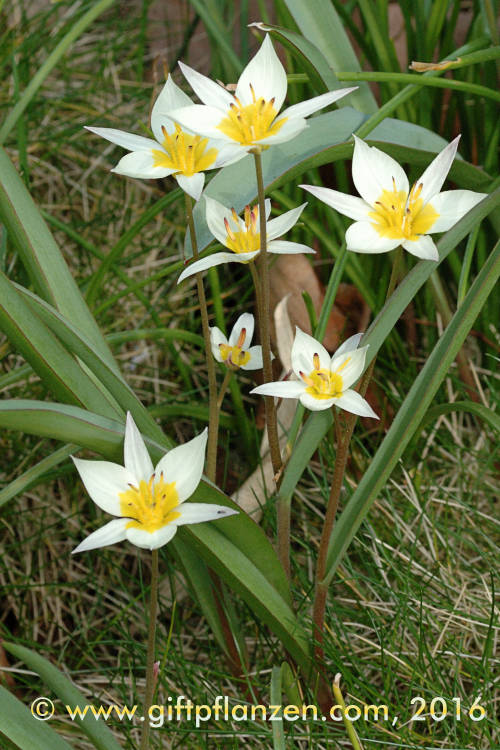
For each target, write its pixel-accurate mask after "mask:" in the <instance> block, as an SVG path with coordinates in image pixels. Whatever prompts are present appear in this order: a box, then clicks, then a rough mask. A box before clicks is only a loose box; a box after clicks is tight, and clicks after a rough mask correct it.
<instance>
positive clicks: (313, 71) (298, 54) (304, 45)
mask: <svg viewBox="0 0 500 750" xmlns="http://www.w3.org/2000/svg"><path fill="white" fill-rule="evenodd" d="M253 26H257V28H259V29H260V30H261V31H268V32H269V33H270V34H271V36H272V37H273V39H277V40H278V41H279V42H281V44H282V45H283V46H284V47H286V49H288V50H289V51H290V52H291V53H292V55H293V56H294V57H295V58H297V59H298V61H299V65H300V67H301V68H303V69H304V71H305V72H306V73H307V75H308V78H309V81H310V82H311V84H312V85H313V86H314V88H315V89H316V91H317V92H318V94H323V93H324V92H325V91H334V90H335V89H340V88H343V86H342V84H341V83H339V81H338V79H337V76H336V75H335V72H334V71H333V69H332V68H331V66H330V64H329V63H328V60H327V59H326V57H325V56H324V55H323V53H322V52H320V51H319V49H318V48H317V47H316V46H315V45H314V44H313V43H312V42H311V41H309V39H306V37H305V36H301V35H300V34H297V32H295V31H289V30H288V29H284V28H282V27H281V26H274V25H273V24H266V23H254V24H253ZM337 106H338V107H342V106H343V99H340V100H339V101H338V102H337Z"/></svg>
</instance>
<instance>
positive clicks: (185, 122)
mask: <svg viewBox="0 0 500 750" xmlns="http://www.w3.org/2000/svg"><path fill="white" fill-rule="evenodd" d="M171 117H172V119H173V120H175V122H178V123H179V125H182V127H183V128H186V129H187V130H191V131H192V132H193V133H199V134H200V135H205V136H206V137H207V138H214V139H215V140H220V141H225V142H228V143H234V141H233V139H232V138H229V136H227V135H225V134H224V133H223V132H222V130H219V129H218V127H217V126H218V125H220V123H221V122H222V120H223V119H224V117H225V114H224V112H223V111H222V110H220V109H217V108H216V107H209V106H208V105H206V104H191V106H190V107H181V108H180V109H174V111H173V112H172V115H171Z"/></svg>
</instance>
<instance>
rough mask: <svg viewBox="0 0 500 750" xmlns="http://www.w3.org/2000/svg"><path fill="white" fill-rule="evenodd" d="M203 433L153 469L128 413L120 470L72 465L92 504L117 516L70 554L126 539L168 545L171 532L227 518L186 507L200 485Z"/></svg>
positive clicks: (219, 510)
mask: <svg viewBox="0 0 500 750" xmlns="http://www.w3.org/2000/svg"><path fill="white" fill-rule="evenodd" d="M206 444H207V430H206V429H205V430H204V431H203V432H202V433H201V434H200V435H198V436H197V437H195V438H193V440H190V441H189V442H187V443H185V444H184V445H179V446H178V447H177V448H172V450H170V451H169V452H168V453H167V454H166V455H165V456H163V458H162V459H160V461H159V463H158V464H157V465H156V468H154V469H153V464H152V462H151V458H150V457H149V453H148V451H147V448H146V446H145V444H144V440H143V439H142V436H141V433H140V432H139V430H138V429H137V427H136V425H135V422H134V420H133V419H132V415H131V414H130V412H129V413H128V414H127V422H126V427H125V443H124V463H125V466H120V465H119V464H114V463H111V462H110V461H87V460H83V459H81V458H75V457H74V456H73V457H72V458H73V461H74V464H75V466H76V468H77V470H78V473H79V474H80V477H81V479H82V481H83V484H84V485H85V488H86V489H87V492H88V493H89V495H90V497H91V498H92V500H93V501H94V502H95V503H96V505H98V506H99V507H100V508H102V509H103V510H105V511H106V512H107V513H110V514H111V515H112V516H118V518H116V519H115V520H113V521H110V522H109V523H107V524H106V525H105V526H102V527H101V528H100V529H97V531H94V532H93V534H90V536H88V537H87V538H86V539H84V540H83V542H81V543H80V544H79V545H78V547H76V548H75V549H74V550H73V553H75V552H84V551H86V550H91V549H96V548H97V547H106V546H108V545H109V544H116V542H122V541H123V540H125V539H127V540H128V541H129V542H131V543H132V544H135V545H136V546H137V547H142V548H143V549H150V550H152V549H157V548H158V547H162V546H163V545H164V544H166V543H167V542H169V541H170V540H171V539H172V537H173V536H174V534H175V532H176V531H177V528H178V527H179V526H182V525H184V524H187V523H201V522H202V521H213V520H215V519H218V518H226V517H227V516H232V515H233V514H234V513H237V512H238V511H235V510H233V509H232V508H228V507H226V506H225V505H212V504H208V503H207V504H205V503H186V502H184V501H185V500H187V499H188V497H190V496H191V495H192V494H193V492H194V491H195V489H196V488H197V487H198V484H199V483H200V479H201V475H202V471H203V464H204V463H205V448H206Z"/></svg>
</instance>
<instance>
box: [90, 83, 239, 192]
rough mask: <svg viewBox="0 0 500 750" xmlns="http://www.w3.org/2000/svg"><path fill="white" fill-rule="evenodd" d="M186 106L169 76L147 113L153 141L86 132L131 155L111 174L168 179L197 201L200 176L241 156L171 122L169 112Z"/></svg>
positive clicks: (121, 133) (117, 133)
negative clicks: (149, 118)
mask: <svg viewBox="0 0 500 750" xmlns="http://www.w3.org/2000/svg"><path fill="white" fill-rule="evenodd" d="M190 104H191V99H190V98H189V97H188V96H187V94H185V93H184V92H183V91H181V89H180V88H179V87H178V86H176V85H175V83H174V82H173V80H172V77H171V76H170V75H169V76H168V78H167V82H166V83H165V85H164V87H163V89H162V91H161V92H160V95H159V96H158V98H157V100H156V101H155V103H154V106H153V110H152V112H151V130H152V131H153V134H154V137H155V138H156V140H153V139H152V138H145V137H144V136H142V135H133V134H132V133H125V132H124V131H123V130H115V128H94V127H89V126H86V128H87V130H90V131H91V132H92V133H96V134H97V135H100V136H101V137H102V138H106V140H108V141H111V143H116V144H117V145H118V146H123V148H126V149H128V150H129V151H130V152H131V153H130V154H127V155H126V156H124V157H123V158H122V159H120V161H119V162H118V164H117V165H116V167H115V168H114V169H112V170H111V171H112V172H116V173H117V174H123V175H126V176H127V177H139V178H143V179H151V178H154V179H159V178H162V177H167V176H168V175H172V176H173V177H175V179H176V180H177V182H178V184H179V187H181V188H182V189H183V190H184V191H185V192H186V193H188V194H189V195H191V196H192V197H193V198H194V199H195V200H198V199H199V197H200V195H201V192H202V190H203V185H204V183H205V174H204V172H205V171H206V170H207V169H216V168H217V167H222V166H224V165H225V164H229V163H232V162H234V161H237V160H238V159H239V158H241V156H242V155H243V154H241V152H240V149H238V148H235V147H234V146H231V145H228V144H227V143H224V142H223V141H222V140H217V141H215V140H213V139H208V138H202V137H201V136H200V135H193V134H192V133H191V132H188V131H186V130H184V129H183V128H182V127H181V126H180V125H179V123H178V122H177V121H176V120H175V119H174V118H172V111H173V110H174V109H177V108H178V107H185V106H186V105H190Z"/></svg>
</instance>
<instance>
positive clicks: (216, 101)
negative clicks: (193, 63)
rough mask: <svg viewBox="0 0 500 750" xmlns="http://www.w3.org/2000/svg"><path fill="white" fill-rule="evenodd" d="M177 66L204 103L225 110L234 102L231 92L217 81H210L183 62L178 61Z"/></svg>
mask: <svg viewBox="0 0 500 750" xmlns="http://www.w3.org/2000/svg"><path fill="white" fill-rule="evenodd" d="M179 68H180V69H181V70H182V72H183V74H184V77H185V78H186V80H187V81H188V83H189V85H190V86H191V88H192V89H193V91H194V92H195V94H197V95H198V98H199V99H201V101H202V102H204V103H205V104H209V105H210V106H212V107H218V108H219V109H222V110H226V109H227V108H228V107H229V105H230V104H231V103H232V102H234V98H233V96H232V94H230V93H229V91H227V90H226V89H225V88H223V87H222V86H219V84H218V83H216V82H215V81H212V80H211V79H210V78H207V76H204V75H202V73H198V71H197V70H194V68H190V67H189V65H186V64H185V63H183V62H179Z"/></svg>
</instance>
